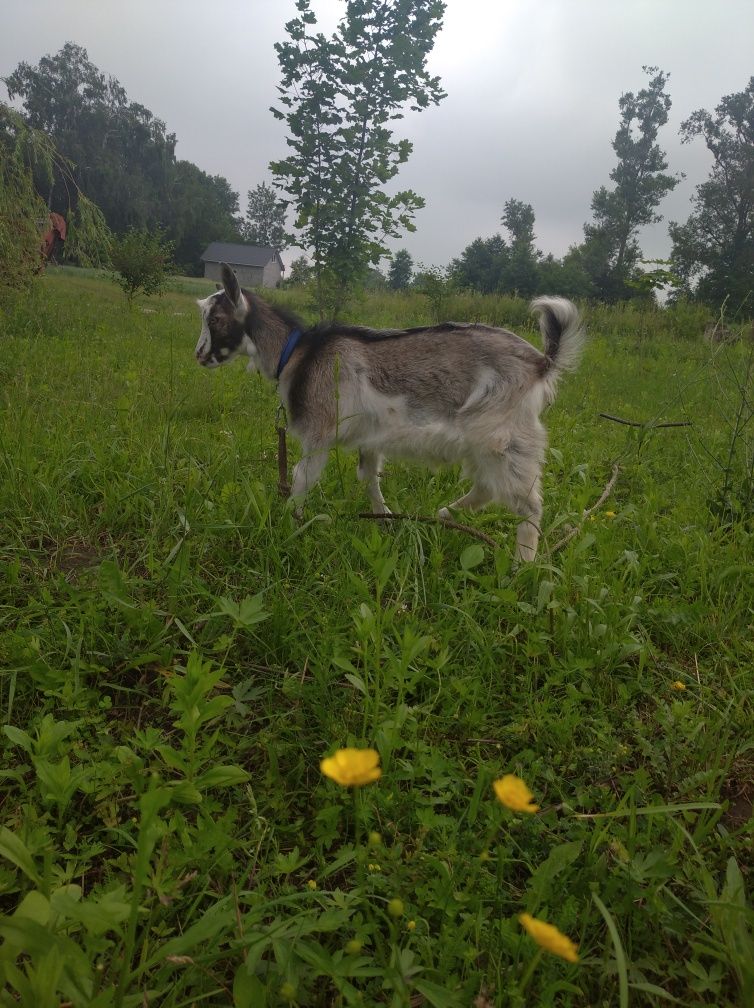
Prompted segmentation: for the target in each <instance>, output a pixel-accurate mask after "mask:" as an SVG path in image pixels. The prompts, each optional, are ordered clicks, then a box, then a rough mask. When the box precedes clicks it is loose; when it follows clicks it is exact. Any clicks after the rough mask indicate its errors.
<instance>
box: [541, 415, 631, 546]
mask: <svg viewBox="0 0 754 1008" xmlns="http://www.w3.org/2000/svg"><path fill="white" fill-rule="evenodd" d="M600 416H602V414H600ZM619 472H620V466H619V465H618V463H617V462H616V463H615V465H614V466H613V471H612V474H611V476H610V479H609V480H608V481H607V484H606V486H605V489H604V490H603V491H602V493H601V494H600V496H599V499H598V500H597V501H596V502H595V503H594V504H592V506H591V507H590V508H587V509H586V511H584V513H583V515H582V516H581V522H580V523H579V524H578V525H577V526H576V528H574V529H571V531H570V532H569V533H568V535H566V536H563V538H562V539H559V540H558V542H556V543H555V545H554V546H553V547H552V548H551V550H550V553H551V554H552V553H557V552H558V550H560V549H562V548H563V547H564V546H565V545H566V543H569V542H570V541H571V539H573V537H574V536H576V535H578V534H579V532H580V531H581V529H582V527H583V525H584V522H585V521H586V520H587V518H588V517H589V515H590V514H592V513H593V512H595V511H596V510H597V508H599V507H602V505H603V504H604V503H605V501H606V500H607V498H608V497H609V496H610V494H611V493H612V492H613V487H614V486H615V482H616V480H617V479H618V473H619Z"/></svg>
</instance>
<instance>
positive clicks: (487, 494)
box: [195, 263, 584, 560]
mask: <svg viewBox="0 0 754 1008" xmlns="http://www.w3.org/2000/svg"><path fill="white" fill-rule="evenodd" d="M222 281H223V289H222V290H218V292H217V293H215V294H211V295H210V296H209V297H207V298H204V299H203V300H200V301H198V302H197V303H198V305H199V308H200V309H201V313H202V331H201V335H200V336H199V341H198V343H197V345H196V351H195V353H196V359H197V361H198V362H199V363H200V364H201V365H202V366H203V367H206V368H211V367H218V366H219V365H221V364H226V363H228V361H231V360H233V359H234V358H235V357H237V356H239V355H240V354H245V355H246V356H248V357H249V364H248V370H250V371H260V372H261V373H262V374H263V375H264V376H265V377H267V378H269V379H271V380H272V381H277V382H278V390H279V393H280V396H281V399H282V401H283V404H284V405H285V408H286V410H287V413H288V417H289V421H290V426H291V429H292V431H293V433H294V434H295V435H296V437H297V438H298V440H299V441H300V442H301V446H302V449H303V456H302V458H301V461H300V462H299V463H298V464H297V465H296V467H295V469H294V471H293V483H292V487H291V496H292V498H293V499H294V500H295V501H296V502H297V503H298V504H299V505H300V504H301V502H302V501H303V498H304V497H305V496H306V494H307V492H308V491H309V490H310V489H311V488H312V487H313V486H314V484H315V483H316V482H317V480H318V479H319V477H320V475H321V474H322V470H323V469H324V467H325V464H326V462H327V458H328V454H329V450H330V448H331V447H332V446H333V444H334V443H335V442H336V441H337V442H338V443H339V444H342V445H344V446H345V447H349V448H358V450H359V467H358V475H359V478H360V479H362V480H363V481H364V482H365V483H366V489H367V492H368V494H369V498H370V500H371V504H372V510H373V511H374V512H375V513H376V514H384V515H387V514H390V512H389V510H388V508H387V506H386V504H385V500H384V498H383V496H382V490H381V488H380V469H381V466H382V459H383V456H392V457H396V456H397V457H400V458H407V459H416V460H420V461H423V462H426V463H429V464H442V463H455V462H462V463H463V464H464V467H465V471H466V474H467V475H469V476H471V478H472V481H473V483H472V487H471V489H470V490H469V492H468V493H466V494H464V495H463V496H462V497H459V499H458V500H456V501H454V502H453V503H452V504H448V505H447V506H446V507H443V508H442V509H441V510H440V511H439V513H438V516H439V517H441V518H448V517H449V516H450V512H451V511H453V510H455V509H461V508H467V509H469V510H471V511H474V510H477V509H478V508H481V507H483V506H484V505H486V504H489V503H491V502H503V503H505V504H506V505H508V507H509V508H510V509H511V510H512V511H513V512H514V513H515V514H516V515H518V516H519V517H520V518H521V519H522V520H521V523H520V524H519V525H518V528H517V530H516V556H517V558H518V559H520V560H530V559H532V558H533V557H534V555H535V554H536V551H537V545H538V542H539V533H540V528H539V526H540V521H541V518H542V492H541V472H542V465H543V462H544V456H545V448H546V445H547V435H546V433H545V429H544V427H543V426H542V424H541V422H540V419H539V414H540V413H541V411H542V409H543V407H544V406H545V405H546V404H547V403H549V402H552V400H553V399H554V396H555V390H556V385H557V381H558V378H559V376H560V374H561V372H562V371H564V370H572V369H574V368H575V367H576V365H577V363H578V359H579V356H580V351H581V348H582V344H583V340H584V334H583V331H582V328H581V320H580V317H579V312H578V310H577V309H576V306H575V305H574V304H572V303H571V302H570V301H567V300H565V299H564V298H559V297H540V298H537V299H536V300H535V301H533V302H532V305H531V307H532V310H533V311H534V312H536V313H538V315H539V326H540V329H541V332H542V336H543V339H544V353H540V352H539V351H538V350H536V349H535V348H534V347H533V346H531V344H529V343H527V342H526V340H524V339H522V338H521V337H520V336H516V335H515V334H514V333H512V332H509V331H508V330H507V329H496V328H492V327H491V326H486V325H481V324H477V323H456V322H443V323H441V324H440V325H433V326H421V327H418V328H415V329H405V330H393V329H389V330H375V329H367V328H364V327H362V326H354V325H345V324H341V323H337V322H336V323H331V324H327V325H317V326H315V327H314V328H311V329H306V328H305V327H304V326H303V325H302V323H301V322H300V321H299V320H298V319H297V318H296V317H295V316H294V315H292V314H291V313H290V312H287V311H285V310H284V309H281V308H277V307H273V306H272V305H269V304H268V303H267V302H265V301H264V300H263V299H262V298H261V297H259V296H258V295H257V294H253V293H251V292H250V291H247V290H242V289H241V287H240V286H239V283H238V280H237V279H236V276H235V274H234V273H233V271H232V270H231V269H230V267H229V266H227V265H226V264H225V263H223V265H222Z"/></svg>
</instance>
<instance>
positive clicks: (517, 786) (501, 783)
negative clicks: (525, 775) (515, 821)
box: [492, 773, 539, 812]
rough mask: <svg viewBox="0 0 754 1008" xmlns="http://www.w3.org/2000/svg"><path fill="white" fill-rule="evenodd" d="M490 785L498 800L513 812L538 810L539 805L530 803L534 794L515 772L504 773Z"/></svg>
mask: <svg viewBox="0 0 754 1008" xmlns="http://www.w3.org/2000/svg"><path fill="white" fill-rule="evenodd" d="M492 786H493V788H494V789H495V794H496V795H497V797H498V801H501V802H502V803H503V805H507V807H508V808H509V809H513V811H514V812H539V805H534V804H532V801H533V799H534V795H533V794H532V793H531V791H530V790H529V789H528V787H527V786H526V784H524V782H523V781H522V780H521V778H520V777H516V775H515V774H510V773H509V774H506V775H505V777H501V778H500V780H496V781H493V784H492Z"/></svg>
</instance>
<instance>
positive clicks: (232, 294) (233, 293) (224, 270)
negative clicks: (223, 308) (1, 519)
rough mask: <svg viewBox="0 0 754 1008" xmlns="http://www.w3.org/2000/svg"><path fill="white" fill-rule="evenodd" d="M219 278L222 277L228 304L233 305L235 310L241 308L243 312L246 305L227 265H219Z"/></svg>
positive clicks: (233, 274)
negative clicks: (228, 299) (228, 300)
mask: <svg viewBox="0 0 754 1008" xmlns="http://www.w3.org/2000/svg"><path fill="white" fill-rule="evenodd" d="M220 276H221V277H222V281H223V287H224V289H225V293H226V294H227V295H228V297H229V298H230V303H231V304H232V305H235V307H236V308H243V309H244V310H245V309H246V304H245V302H244V297H243V294H242V293H241V288H240V286H239V283H238V277H237V276H236V274H235V273H234V272H233V270H232V269H231V268H230V266H228V264H227V263H222V264H221V267H220Z"/></svg>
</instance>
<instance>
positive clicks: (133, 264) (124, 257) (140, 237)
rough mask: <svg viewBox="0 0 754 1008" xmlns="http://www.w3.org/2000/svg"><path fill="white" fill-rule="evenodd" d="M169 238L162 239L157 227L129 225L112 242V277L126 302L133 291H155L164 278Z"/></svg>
mask: <svg viewBox="0 0 754 1008" xmlns="http://www.w3.org/2000/svg"><path fill="white" fill-rule="evenodd" d="M173 249H174V244H173V242H167V241H165V240H164V237H163V234H162V232H161V231H160V230H157V231H149V230H147V229H146V228H144V229H138V228H129V229H128V231H126V233H125V234H124V235H122V236H121V237H119V238H116V239H114V241H113V245H112V256H111V258H112V265H113V269H114V270H115V275H114V276H113V279H114V280H115V282H116V283H117V284H119V285H120V287H121V288H122V289H123V293H124V294H125V295H126V297H127V298H128V303H129V304H130V303H131V302H132V301H133V299H134V297H135V295H136V294H138V293H139V292H141V293H143V294H158V293H160V292H161V291H162V289H163V288H164V286H165V281H166V280H167V271H168V267H169V266H170V265H171V263H172V259H173Z"/></svg>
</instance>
